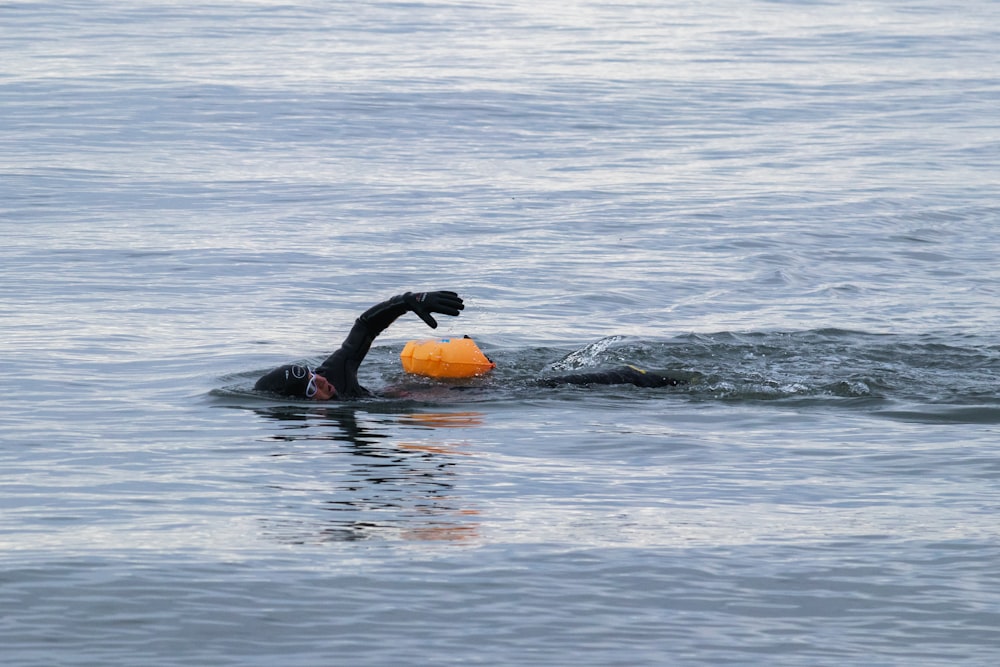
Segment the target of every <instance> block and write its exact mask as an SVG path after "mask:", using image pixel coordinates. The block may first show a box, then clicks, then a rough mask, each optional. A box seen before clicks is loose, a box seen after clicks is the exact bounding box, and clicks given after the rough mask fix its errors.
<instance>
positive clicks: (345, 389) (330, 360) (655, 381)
mask: <svg viewBox="0 0 1000 667" xmlns="http://www.w3.org/2000/svg"><path fill="white" fill-rule="evenodd" d="M464 309H465V303H464V302H463V301H462V298H461V297H459V296H458V294H457V293H455V292H449V291H437V292H416V293H414V292H406V293H405V294H400V295H397V296H394V297H392V298H391V299H388V300H386V301H383V302H381V303H378V304H375V305H374V306H372V307H371V308H369V309H368V310H366V311H365V312H364V313H362V314H361V316H360V317H358V319H357V320H355V322H354V326H353V327H352V328H351V331H350V333H348V334H347V338H346V339H345V340H344V342H343V343H342V344H341V346H340V348H339V349H338V350H337V351H335V352H334V353H333V354H331V355H330V356H329V357H327V359H326V361H324V362H323V363H322V364H320V365H319V366H317V367H316V368H309V367H308V366H302V365H299V364H290V365H285V366H280V367H278V368H275V369H274V370H272V371H270V372H269V373H267V374H266V375H264V376H263V377H261V378H260V379H259V380H257V383H256V384H255V385H254V390H256V391H260V392H266V393H270V394H277V395H280V396H288V397H292V398H305V399H310V400H316V401H330V400H352V399H357V398H363V397H366V396H371V395H372V393H371V392H370V391H368V390H367V389H365V388H364V387H362V386H361V385H360V384H359V383H358V368H359V367H360V366H361V362H363V361H364V360H365V356H366V355H367V354H368V351H369V350H370V349H371V346H372V343H373V342H374V341H375V338H377V337H378V335H379V334H381V333H382V332H383V331H385V330H386V329H387V328H389V325H391V324H392V323H393V322H395V321H396V320H397V319H398V318H399V317H400V316H402V315H404V314H406V313H409V312H412V313H416V314H417V316H418V317H420V319H422V320H423V321H424V323H425V324H427V326H429V327H430V328H432V329H436V328H437V325H438V324H437V320H435V319H434V315H435V314H437V315H448V316H451V317H457V316H458V315H459V314H460V313H461V312H462V311H463V310H464ZM538 383H539V384H540V385H542V386H547V387H554V386H559V385H567V384H569V385H585V384H633V385H636V386H639V387H675V386H677V385H679V384H685V380H684V379H681V378H676V377H669V376H667V375H663V374H661V373H655V372H653V371H644V370H642V369H639V368H636V367H634V366H626V367H624V368H619V369H614V370H611V371H603V372H595V373H577V374H571V375H561V376H556V377H550V378H544V379H542V380H539V381H538Z"/></svg>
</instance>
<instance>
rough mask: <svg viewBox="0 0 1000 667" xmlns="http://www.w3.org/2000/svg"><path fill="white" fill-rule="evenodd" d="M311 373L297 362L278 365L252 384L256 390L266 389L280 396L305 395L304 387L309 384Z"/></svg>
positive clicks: (303, 396)
mask: <svg viewBox="0 0 1000 667" xmlns="http://www.w3.org/2000/svg"><path fill="white" fill-rule="evenodd" d="M311 374H312V371H310V370H309V369H308V368H306V367H305V366H299V365H297V364H294V365H290V366H280V367H278V368H275V369H274V370H273V371H271V372H270V373H268V374H267V375H265V376H263V377H262V378H261V379H259V380H257V384H255V385H254V386H253V388H254V390H256V391H266V392H270V393H272V394H281V395H282V396H296V397H298V398H305V397H306V387H308V386H309V376H310V375H311Z"/></svg>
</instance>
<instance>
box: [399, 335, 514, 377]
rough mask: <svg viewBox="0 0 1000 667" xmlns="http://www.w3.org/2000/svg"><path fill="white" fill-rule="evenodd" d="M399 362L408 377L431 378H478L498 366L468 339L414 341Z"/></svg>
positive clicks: (400, 355) (407, 345) (401, 353)
mask: <svg viewBox="0 0 1000 667" xmlns="http://www.w3.org/2000/svg"><path fill="white" fill-rule="evenodd" d="M399 358H400V360H401V361H402V362H403V370H404V371H406V372H407V373H413V374H414V375H426V376H427V377H432V378H469V377H475V376H477V375H482V374H483V373H488V372H489V371H491V370H492V369H494V368H496V366H497V365H496V364H495V363H493V362H492V361H490V359H489V357H487V356H486V355H485V354H483V352H482V350H480V349H479V346H477V345H476V342H475V341H474V340H472V339H471V338H469V337H468V336H465V337H464V338H429V339H427V340H411V341H409V342H407V343H406V346H404V347H403V351H402V352H400V353H399Z"/></svg>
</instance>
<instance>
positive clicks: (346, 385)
mask: <svg viewBox="0 0 1000 667" xmlns="http://www.w3.org/2000/svg"><path fill="white" fill-rule="evenodd" d="M410 310H411V308H410V306H409V305H408V304H407V303H406V301H405V295H403V294H400V295H397V296H394V297H392V298H391V299H389V300H388V301H383V302H382V303H378V304H375V305H374V306H372V307H371V308H369V309H368V310H366V311H365V312H363V313H362V314H361V316H360V317H358V319H357V320H355V321H354V326H353V327H351V332H350V333H349V334H347V338H346V339H345V340H344V342H343V344H341V346H340V349H339V350H337V351H336V352H334V353H333V354H331V355H330V356H329V357H327V358H326V361H324V362H323V363H322V364H320V365H319V368H317V369H316V370H315V371H314V372H315V373H317V374H319V375H322V376H323V377H325V378H326V379H327V380H328V381H329V382H330V384H332V385H333V387H334V388H335V389H336V390H337V396H336V398H339V399H342V400H343V399H352V398H359V397H361V396H371V392H370V391H368V390H367V389H365V388H364V387H362V386H361V385H360V384H358V368H359V367H360V366H361V362H362V361H364V360H365V356H366V355H367V354H368V350H370V349H371V347H372V342H373V341H374V340H375V338H376V337H377V336H378V335H379V334H380V333H382V332H383V331H385V330H386V329H387V328H388V327H389V325H390V324H392V323H393V322H395V321H396V320H397V319H398V318H399V316H400V315H403V314H404V313H408V312H410Z"/></svg>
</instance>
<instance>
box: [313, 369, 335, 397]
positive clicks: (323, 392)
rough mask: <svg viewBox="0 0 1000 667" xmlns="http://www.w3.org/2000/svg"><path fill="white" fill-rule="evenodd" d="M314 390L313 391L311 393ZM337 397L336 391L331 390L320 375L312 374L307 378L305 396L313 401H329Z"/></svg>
mask: <svg viewBox="0 0 1000 667" xmlns="http://www.w3.org/2000/svg"><path fill="white" fill-rule="evenodd" d="M314 389H315V391H313V390H314ZM336 395H337V390H336V389H334V388H333V385H332V384H330V382H329V380H327V379H326V378H325V377H323V376H322V375H316V374H315V373H313V374H312V377H310V378H309V386H308V387H307V388H306V396H307V397H308V398H311V399H312V400H314V401H329V400H330V399H331V398H333V397H334V396H336Z"/></svg>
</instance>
